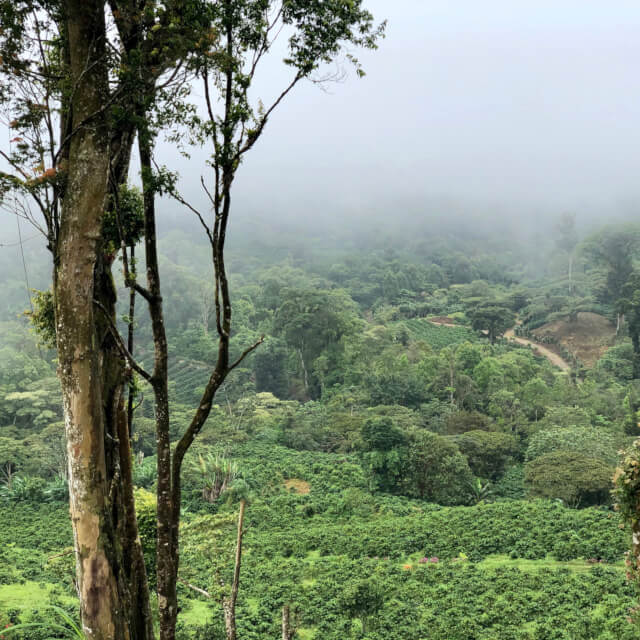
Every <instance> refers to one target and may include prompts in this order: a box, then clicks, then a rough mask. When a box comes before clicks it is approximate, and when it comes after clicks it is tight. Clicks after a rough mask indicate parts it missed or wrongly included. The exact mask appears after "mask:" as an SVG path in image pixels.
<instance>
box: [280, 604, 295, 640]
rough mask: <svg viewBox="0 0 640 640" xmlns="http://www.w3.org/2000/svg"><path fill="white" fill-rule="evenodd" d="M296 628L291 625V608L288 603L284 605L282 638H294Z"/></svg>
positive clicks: (287, 639) (285, 639)
mask: <svg viewBox="0 0 640 640" xmlns="http://www.w3.org/2000/svg"><path fill="white" fill-rule="evenodd" d="M295 635H296V630H295V629H294V628H293V627H292V626H291V608H290V607H289V605H288V604H285V605H284V607H282V640H293V638H294V637H295Z"/></svg>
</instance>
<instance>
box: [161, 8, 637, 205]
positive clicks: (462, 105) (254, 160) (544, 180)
mask: <svg viewBox="0 0 640 640" xmlns="http://www.w3.org/2000/svg"><path fill="white" fill-rule="evenodd" d="M367 6H368V7H369V8H370V9H371V10H372V11H373V12H374V14H375V15H376V17H379V18H380V19H384V18H386V19H388V22H389V24H388V31H387V38H386V39H385V40H384V41H383V42H382V43H381V45H380V48H379V50H378V51H377V52H373V53H369V52H366V53H363V54H362V55H359V58H360V59H361V61H362V62H363V63H364V65H365V69H366V71H367V76H366V78H365V79H363V80H358V79H357V78H356V77H355V74H354V73H351V74H350V76H349V78H348V79H347V80H346V82H344V83H342V84H337V85H332V86H330V87H329V92H328V93H324V92H322V91H320V90H319V89H318V88H317V87H315V86H313V85H311V84H306V85H304V86H302V87H300V88H298V90H297V91H296V92H295V94H294V95H292V96H291V97H290V98H289V99H288V100H287V102H286V103H285V104H284V105H282V106H281V108H280V109H279V111H278V112H277V113H275V114H274V116H273V117H272V119H271V121H270V123H269V127H268V128H267V130H266V132H265V134H264V136H263V138H262V139H261V140H260V142H259V144H258V145H257V146H256V147H255V148H254V150H252V152H251V153H250V155H249V156H247V160H246V163H245V164H244V165H243V167H242V168H241V171H240V174H239V176H238V180H237V183H236V190H235V194H234V203H235V205H236V207H235V210H236V212H238V209H240V210H241V214H242V213H243V214H249V215H255V214H260V213H261V214H263V215H265V216H270V215H272V214H274V213H275V212H277V211H280V212H281V214H282V213H284V214H287V213H288V214H293V215H305V211H309V212H314V211H316V210H317V209H318V208H324V207H327V206H328V207H330V208H331V209H333V210H334V211H345V212H347V211H353V212H359V213H363V212H364V210H366V209H367V208H368V207H371V206H378V207H381V208H387V207H389V206H394V203H403V205H406V204H409V206H416V207H418V208H419V207H420V203H422V202H427V201H428V200H429V199H434V198H436V199H440V201H443V199H444V200H446V199H448V200H450V201H452V202H458V203H463V204H467V205H471V206H478V207H487V206H489V207H490V206H493V205H496V206H499V205H504V206H505V207H506V208H507V209H512V208H514V207H518V208H519V209H520V210H523V211H525V212H535V211H536V209H538V208H540V209H541V210H543V209H544V210H546V211H553V210H556V209H558V210H566V209H571V210H576V211H585V212H590V213H592V214H593V213H598V212H600V213H605V214H607V215H608V214H609V213H611V212H615V211H618V210H619V211H621V212H623V213H627V214H628V213H629V212H631V211H633V209H634V205H635V203H640V183H639V181H638V176H639V169H640V156H639V150H640V73H639V72H638V64H639V62H640V38H638V33H640V3H638V2H637V0H629V1H621V0H611V1H609V2H602V1H601V0H571V1H569V0H535V1H532V0H526V1H525V0H518V1H517V2H514V1H513V0H483V1H482V2H479V1H478V0H394V1H393V2H390V1H389V0H369V2H367ZM262 72H263V73H262V75H261V80H260V83H259V84H258V86H257V94H258V95H260V96H261V97H263V98H264V99H265V101H266V100H267V99H268V97H269V96H270V95H272V94H273V93H274V91H275V89H276V88H278V87H281V86H282V83H283V82H284V81H285V79H286V77H287V76H286V75H284V74H283V73H282V67H281V65H280V64H279V61H278V60H277V59H274V60H273V62H272V63H271V62H270V63H268V64H267V65H266V66H265V67H264V68H263V69H262ZM162 155H163V161H165V162H169V163H170V162H171V159H170V158H169V157H168V156H169V155H172V153H171V152H170V151H169V149H168V148H166V147H164V148H163V150H162ZM194 157H195V156H194ZM189 171H190V174H191V175H192V176H193V177H194V178H195V175H196V174H197V172H198V170H197V169H196V170H195V173H194V170H193V168H191V169H190V170H189ZM236 215H238V213H236Z"/></svg>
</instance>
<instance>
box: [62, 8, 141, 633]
mask: <svg viewBox="0 0 640 640" xmlns="http://www.w3.org/2000/svg"><path fill="white" fill-rule="evenodd" d="M65 9H66V12H67V19H68V35H69V55H70V67H71V73H72V79H73V82H74V86H75V87H76V95H75V99H74V105H73V125H74V130H75V129H78V130H77V131H76V133H75V135H74V136H73V138H72V140H71V143H70V151H69V165H68V186H67V191H66V195H65V199H64V202H63V207H62V219H61V228H60V235H59V242H58V247H57V255H56V265H55V269H54V291H55V301H56V329H57V344H58V358H59V376H60V382H61V386H62V393H63V407H64V418H65V430H66V435H67V449H68V458H69V489H70V502H71V507H70V508H71V520H72V524H73V533H74V541H75V551H76V573H77V588H78V594H79V596H80V606H81V616H82V625H83V628H84V631H85V633H86V635H87V636H88V637H89V638H95V639H97V640H102V639H105V640H106V639H111V638H116V637H117V638H128V637H129V635H128V633H126V629H125V625H124V616H123V611H122V608H123V604H122V602H121V598H120V593H119V590H118V584H117V577H116V574H115V571H114V566H113V562H112V560H113V551H114V545H113V543H114V530H113V522H112V519H111V514H110V510H109V487H108V479H107V469H106V459H105V425H104V414H103V404H102V394H101V390H102V384H101V367H100V364H101V363H100V358H99V351H98V347H99V345H97V344H96V340H95V339H96V335H95V322H94V308H93V307H94V305H93V299H94V269H95V266H96V263H97V260H98V253H99V251H100V246H99V240H100V230H101V222H102V214H103V211H104V205H105V200H106V195H107V188H108V187H107V177H108V166H109V153H108V150H109V143H108V132H107V125H106V120H105V117H104V115H102V116H99V115H93V117H92V114H95V113H100V110H101V109H102V108H103V106H104V104H105V101H106V100H107V96H108V94H107V77H106V68H105V65H104V62H103V60H104V53H105V51H104V45H105V42H104V41H105V25H104V8H103V4H102V3H101V2H96V1H95V0H88V1H87V2H82V1H81V0H67V2H66V3H65Z"/></svg>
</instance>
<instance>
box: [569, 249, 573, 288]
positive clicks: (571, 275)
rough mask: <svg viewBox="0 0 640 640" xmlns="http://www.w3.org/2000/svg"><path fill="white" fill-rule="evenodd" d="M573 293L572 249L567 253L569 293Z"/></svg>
mask: <svg viewBox="0 0 640 640" xmlns="http://www.w3.org/2000/svg"><path fill="white" fill-rule="evenodd" d="M572 293H573V251H572V252H571V253H570V254H569V295H571V294H572Z"/></svg>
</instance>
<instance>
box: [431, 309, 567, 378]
mask: <svg viewBox="0 0 640 640" xmlns="http://www.w3.org/2000/svg"><path fill="white" fill-rule="evenodd" d="M429 322H430V323H431V324H435V325H438V326H440V327H457V326H459V325H457V324H453V323H451V322H443V321H442V320H441V319H433V320H429ZM504 337H505V338H506V339H507V340H511V341H512V342H517V343H518V344H522V345H524V346H528V347H531V348H532V349H533V352H534V353H535V354H537V355H539V356H543V357H545V358H546V359H547V360H549V362H550V363H551V364H552V365H554V366H556V367H558V368H559V369H562V371H570V370H571V365H570V364H569V363H568V362H567V361H566V360H565V359H564V358H562V357H560V356H559V355H558V354H557V353H554V352H553V351H551V349H548V348H547V347H545V346H544V345H542V344H540V343H538V342H534V341H533V340H528V339H527V338H520V337H518V336H516V332H515V327H513V328H512V329H509V330H508V331H507V332H506V333H505V334H504Z"/></svg>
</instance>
